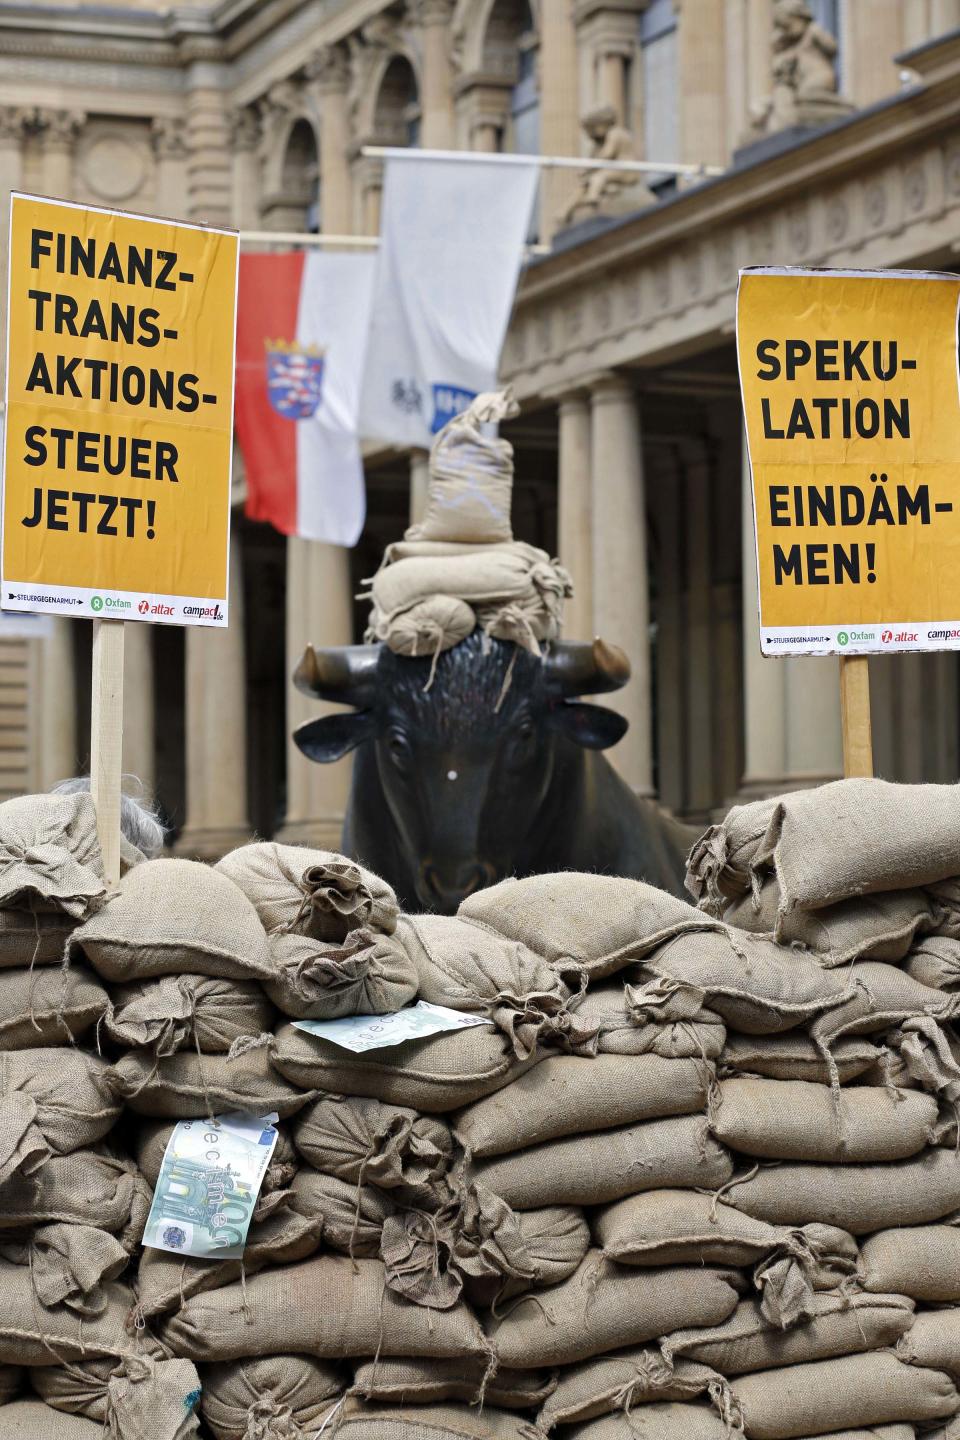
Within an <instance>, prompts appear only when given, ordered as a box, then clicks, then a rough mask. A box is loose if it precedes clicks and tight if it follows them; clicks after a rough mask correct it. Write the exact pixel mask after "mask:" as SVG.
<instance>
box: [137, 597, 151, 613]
mask: <svg viewBox="0 0 960 1440" xmlns="http://www.w3.org/2000/svg"><path fill="white" fill-rule="evenodd" d="M137 609H138V610H139V611H140V614H141V615H146V614H147V612H148V611H149V609H150V602H149V601H148V600H141V601H140V604H139V605H138V606H137Z"/></svg>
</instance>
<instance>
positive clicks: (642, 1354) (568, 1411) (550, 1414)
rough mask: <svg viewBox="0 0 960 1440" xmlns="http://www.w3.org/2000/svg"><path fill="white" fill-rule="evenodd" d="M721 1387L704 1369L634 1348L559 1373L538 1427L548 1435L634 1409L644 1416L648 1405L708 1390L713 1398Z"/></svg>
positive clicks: (648, 1349) (629, 1413)
mask: <svg viewBox="0 0 960 1440" xmlns="http://www.w3.org/2000/svg"><path fill="white" fill-rule="evenodd" d="M721 1385H722V1381H721V1380H720V1378H719V1377H718V1376H717V1375H716V1373H715V1372H714V1371H713V1370H709V1369H708V1368H707V1366H706V1365H697V1364H696V1363H695V1362H694V1361H692V1360H678V1361H676V1363H674V1364H671V1363H670V1362H669V1361H667V1360H665V1359H664V1358H663V1355H662V1354H661V1352H660V1351H659V1350H658V1349H657V1348H656V1347H654V1346H650V1347H646V1346H636V1347H634V1348H633V1349H630V1350H620V1351H617V1353H616V1354H613V1355H601V1356H598V1357H597V1358H596V1359H595V1360H587V1361H585V1362H584V1363H583V1364H581V1365H574V1366H570V1367H569V1368H568V1369H565V1370H561V1371H560V1374H559V1376H558V1378H557V1384H556V1388H555V1389H554V1391H553V1392H552V1394H550V1395H548V1396H547V1398H546V1400H545V1401H544V1404H543V1407H542V1408H541V1410H540V1413H539V1415H538V1416H537V1424H538V1425H539V1426H540V1428H541V1430H544V1431H550V1430H552V1429H553V1427H554V1426H555V1425H572V1424H574V1423H576V1422H577V1421H580V1422H582V1421H584V1420H592V1419H594V1418H595V1417H596V1416H598V1415H606V1414H609V1413H610V1412H611V1411H614V1410H619V1411H622V1412H623V1413H624V1417H625V1419H627V1418H628V1417H631V1416H632V1415H633V1414H634V1413H635V1411H634V1407H635V1406H638V1405H639V1406H640V1407H641V1410H643V1411H645V1410H646V1407H647V1405H648V1404H650V1402H651V1401H653V1402H662V1401H665V1400H684V1399H687V1398H693V1397H695V1396H697V1395H702V1394H703V1393H704V1392H705V1391H708V1390H709V1391H712V1392H713V1393H715V1394H718V1393H719V1387H720V1386H721Z"/></svg>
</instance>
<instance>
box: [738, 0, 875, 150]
mask: <svg viewBox="0 0 960 1440" xmlns="http://www.w3.org/2000/svg"><path fill="white" fill-rule="evenodd" d="M836 55H837V42H836V40H835V39H834V37H833V36H832V35H831V34H830V33H829V31H827V30H824V29H823V27H822V26H821V25H818V24H817V22H816V21H815V20H814V18H813V12H812V11H811V9H810V7H809V5H808V4H807V0H776V3H775V4H774V7H773V74H772V80H773V93H772V94H771V96H770V99H769V100H768V101H767V103H766V105H765V106H764V107H763V108H762V110H760V111H757V112H755V113H754V115H753V136H754V138H756V136H757V135H769V134H772V133H774V132H776V131H778V130H786V129H789V128H791V127H793V126H803V127H811V126H817V125H825V124H827V123H829V121H831V120H837V119H839V118H841V117H842V116H844V115H848V114H850V112H851V111H852V109H853V106H852V105H851V104H850V103H849V101H847V100H844V99H843V98H842V97H841V96H840V95H838V94H837V76H836V70H835V63H836Z"/></svg>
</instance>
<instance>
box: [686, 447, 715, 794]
mask: <svg viewBox="0 0 960 1440" xmlns="http://www.w3.org/2000/svg"><path fill="white" fill-rule="evenodd" d="M680 455H681V462H682V465H683V477H682V485H683V497H684V506H683V509H684V521H683V528H684V532H685V541H686V543H685V546H684V549H685V558H686V576H685V581H686V584H685V589H686V627H685V635H684V647H683V648H684V660H685V666H686V672H687V673H686V695H687V732H686V747H687V792H686V810H687V811H688V813H689V814H690V815H692V816H695V817H696V818H697V819H698V820H706V819H707V818H708V815H709V811H710V805H711V803H712V801H713V796H714V774H713V700H714V695H715V688H714V684H713V652H714V635H713V595H712V586H711V573H710V572H711V563H710V552H711V522H710V490H711V485H710V465H709V456H708V454H707V449H706V446H705V444H704V442H703V441H702V440H701V439H694V438H691V439H689V440H687V441H686V442H685V443H684V444H683V445H682V446H681V448H680Z"/></svg>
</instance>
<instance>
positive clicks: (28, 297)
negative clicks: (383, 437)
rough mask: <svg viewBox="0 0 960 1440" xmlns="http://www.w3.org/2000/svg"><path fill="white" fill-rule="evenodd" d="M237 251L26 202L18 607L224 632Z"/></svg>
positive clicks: (160, 229) (220, 236) (15, 297)
mask: <svg viewBox="0 0 960 1440" xmlns="http://www.w3.org/2000/svg"><path fill="white" fill-rule="evenodd" d="M237 254H238V241H237V236H236V234H235V233H234V232H231V231H223V230H215V229H210V228H207V227H203V226H197V225H188V224H180V223H176V222H173V221H170V220H155V219H151V218H150V217H147V216H139V215H129V214H125V213H121V212H118V211H107V210H96V209H88V208H85V207H83V206H79V205H69V204H66V203H64V202H61V201H50V200H43V199H40V198H37V197H33V196H28V195H14V196H13V197H12V202H11V224H10V276H9V302H8V304H9V309H8V333H7V412H6V417H7V421H6V433H5V439H4V488H3V547H2V550H3V562H2V591H3V598H2V604H3V606H4V608H6V609H13V610H16V609H20V610H36V611H41V612H46V613H61V614H68V615H95V616H101V617H103V616H106V615H114V616H118V617H122V618H125V619H146V620H163V621H169V622H173V623H177V624H207V625H225V624H226V622H227V581H228V559H229V526H230V473H231V458H232V452H233V373H234V335H235V320H236V285H237Z"/></svg>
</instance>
